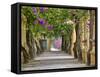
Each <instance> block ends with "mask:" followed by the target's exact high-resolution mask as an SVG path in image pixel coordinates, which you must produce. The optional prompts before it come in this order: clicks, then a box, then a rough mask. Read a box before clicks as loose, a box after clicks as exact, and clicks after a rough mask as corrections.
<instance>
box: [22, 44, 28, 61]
mask: <svg viewBox="0 0 100 77" xmlns="http://www.w3.org/2000/svg"><path fill="white" fill-rule="evenodd" d="M21 51H22V54H23V63H27V62H28V60H29V54H28V53H27V51H26V49H25V48H24V47H23V46H22V45H21ZM21 57H22V55H21Z"/></svg>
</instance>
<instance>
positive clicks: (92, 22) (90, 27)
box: [87, 10, 95, 65]
mask: <svg viewBox="0 0 100 77" xmlns="http://www.w3.org/2000/svg"><path fill="white" fill-rule="evenodd" d="M94 19H95V18H94V11H93V10H90V25H89V29H90V35H89V46H90V47H89V50H88V53H87V65H90V64H91V61H90V60H91V57H90V55H91V54H90V52H91V51H92V50H93V40H94V29H93V28H94V27H93V26H94Z"/></svg>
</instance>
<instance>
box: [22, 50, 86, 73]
mask: <svg viewBox="0 0 100 77" xmlns="http://www.w3.org/2000/svg"><path fill="white" fill-rule="evenodd" d="M77 67H86V65H85V64H81V63H79V62H78V60H77V59H74V57H73V56H70V55H69V54H66V53H65V52H63V51H51V52H44V53H42V54H41V55H40V56H38V57H36V58H35V60H31V61H30V62H29V63H27V64H24V65H22V71H25V70H43V69H59V68H77Z"/></svg>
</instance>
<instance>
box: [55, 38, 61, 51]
mask: <svg viewBox="0 0 100 77" xmlns="http://www.w3.org/2000/svg"><path fill="white" fill-rule="evenodd" d="M61 44H62V40H61V38H58V39H57V40H55V41H54V47H55V48H58V49H59V48H61Z"/></svg>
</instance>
